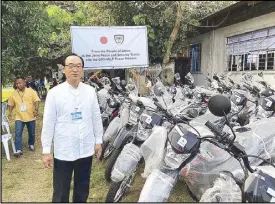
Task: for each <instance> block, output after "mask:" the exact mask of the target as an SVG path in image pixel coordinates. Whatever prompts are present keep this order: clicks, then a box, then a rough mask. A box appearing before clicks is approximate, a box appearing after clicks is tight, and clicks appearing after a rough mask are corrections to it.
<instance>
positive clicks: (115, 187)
mask: <svg viewBox="0 0 275 204" xmlns="http://www.w3.org/2000/svg"><path fill="white" fill-rule="evenodd" d="M122 182H123V181H120V182H118V183H112V185H111V186H110V188H109V191H108V193H107V196H106V200H105V203H113V202H114V199H115V196H116V194H117V191H118V189H119V188H120V185H121V183H122Z"/></svg>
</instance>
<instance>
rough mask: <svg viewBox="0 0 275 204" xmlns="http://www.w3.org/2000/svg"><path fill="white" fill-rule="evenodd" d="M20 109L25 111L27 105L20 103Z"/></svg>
mask: <svg viewBox="0 0 275 204" xmlns="http://www.w3.org/2000/svg"><path fill="white" fill-rule="evenodd" d="M20 110H21V112H25V111H26V110H27V106H26V104H24V103H23V104H21V105H20Z"/></svg>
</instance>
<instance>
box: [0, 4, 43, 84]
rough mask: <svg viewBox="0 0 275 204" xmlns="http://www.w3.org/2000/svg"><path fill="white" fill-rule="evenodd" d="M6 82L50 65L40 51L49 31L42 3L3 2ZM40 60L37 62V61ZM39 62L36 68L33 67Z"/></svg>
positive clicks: (3, 54) (3, 60) (3, 50)
mask: <svg viewBox="0 0 275 204" xmlns="http://www.w3.org/2000/svg"><path fill="white" fill-rule="evenodd" d="M1 9H2V19H1V23H2V36H1V40H2V62H1V63H2V64H1V65H2V73H3V76H5V77H2V84H6V83H7V82H8V81H12V78H13V77H14V76H16V75H27V74H29V72H30V71H31V70H37V72H38V71H40V70H41V69H43V67H44V66H46V64H45V63H43V64H39V63H38V65H39V66H38V65H37V62H39V61H40V62H41V59H40V56H39V54H38V52H39V49H43V48H44V46H45V44H46V41H47V34H48V23H47V22H48V19H47V14H46V13H45V11H44V9H43V7H42V5H41V3H40V2H37V1H36V2H28V1H2V2H1ZM34 62H36V63H34ZM33 64H36V67H32V66H33Z"/></svg>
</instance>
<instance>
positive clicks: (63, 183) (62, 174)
mask: <svg viewBox="0 0 275 204" xmlns="http://www.w3.org/2000/svg"><path fill="white" fill-rule="evenodd" d="M92 161H93V157H92V156H90V157H86V158H81V159H78V160H76V161H62V160H58V159H54V169H53V199H52V202H54V203H56V202H58V203H60V202H61V203H64V202H65V203H68V202H69V197H70V184H71V180H72V173H73V172H74V190H73V202H74V203H85V202H87V198H88V196H89V189H90V175H91V170H92Z"/></svg>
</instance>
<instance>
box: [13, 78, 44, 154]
mask: <svg viewBox="0 0 275 204" xmlns="http://www.w3.org/2000/svg"><path fill="white" fill-rule="evenodd" d="M15 85H16V90H15V91H13V92H12V94H11V96H10V97H9V101H8V105H9V115H8V118H9V120H10V121H11V120H12V111H13V109H14V108H15V110H16V118H15V147H16V152H15V153H14V156H15V157H19V156H20V155H23V151H22V133H23V129H24V126H25V125H26V126H27V129H28V133H29V140H28V145H29V150H30V151H34V142H35V120H36V117H37V116H38V108H39V102H40V99H39V97H38V95H37V93H36V91H34V90H33V89H31V88H26V81H25V78H24V77H17V78H16V79H15Z"/></svg>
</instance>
